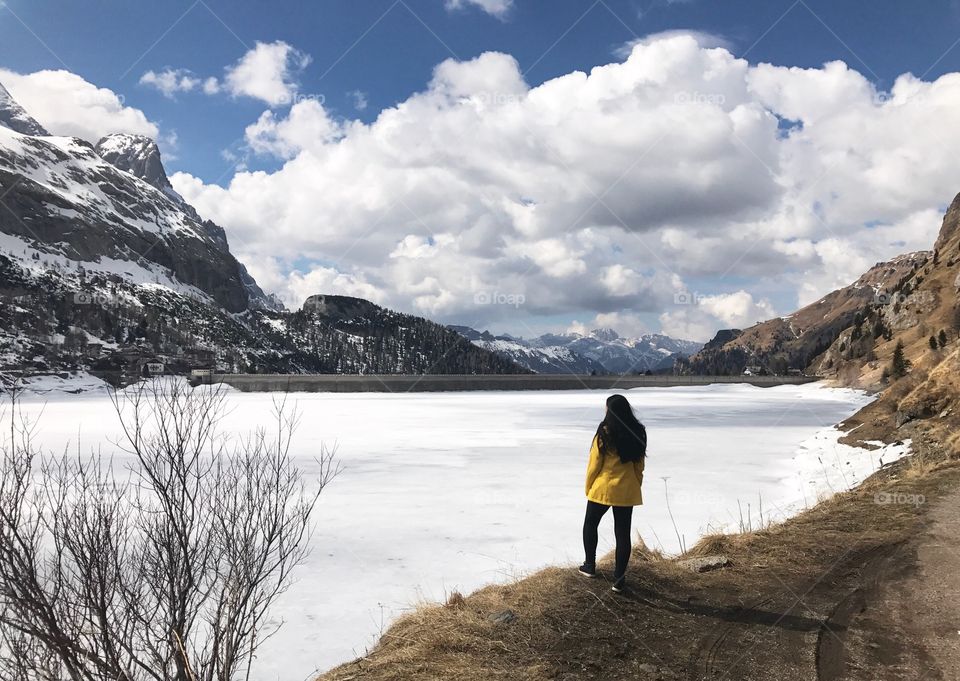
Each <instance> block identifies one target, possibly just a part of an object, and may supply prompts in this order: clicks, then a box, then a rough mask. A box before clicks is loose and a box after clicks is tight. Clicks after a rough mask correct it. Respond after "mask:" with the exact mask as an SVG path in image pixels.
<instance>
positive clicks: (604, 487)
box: [587, 436, 643, 506]
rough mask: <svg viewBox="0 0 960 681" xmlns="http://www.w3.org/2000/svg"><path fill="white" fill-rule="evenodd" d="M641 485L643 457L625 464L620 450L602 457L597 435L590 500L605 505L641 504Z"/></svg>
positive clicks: (589, 466)
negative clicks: (621, 459) (619, 454)
mask: <svg viewBox="0 0 960 681" xmlns="http://www.w3.org/2000/svg"><path fill="white" fill-rule="evenodd" d="M641 485H643V459H641V460H640V461H637V462H636V463H634V462H632V461H631V462H629V463H621V462H620V457H619V456H617V454H616V453H607V454H606V455H605V456H601V455H600V450H599V448H598V447H597V438H596V436H594V438H593V444H591V445H590V463H588V464H587V499H589V500H590V501H594V502H596V503H598V504H604V505H605V506H640V505H641V504H642V503H643V494H642V493H641V491H640V487H641Z"/></svg>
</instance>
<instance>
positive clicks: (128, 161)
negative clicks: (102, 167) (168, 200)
mask: <svg viewBox="0 0 960 681" xmlns="http://www.w3.org/2000/svg"><path fill="white" fill-rule="evenodd" d="M94 150H95V151H96V152H97V154H98V155H99V156H100V158H102V159H103V160H104V161H106V162H107V163H109V164H110V165H112V166H114V167H116V168H119V169H120V170H124V171H126V172H128V173H130V174H131V175H134V176H136V177H139V178H140V179H141V180H143V181H144V182H146V183H148V184H150V185H152V186H153V187H156V188H157V189H159V190H160V191H162V192H166V193H167V194H170V195H173V196H178V197H179V194H177V193H176V192H174V191H173V185H171V184H170V180H169V179H167V172H166V170H164V168H163V163H162V161H161V160H160V148H159V147H158V146H157V143H156V142H154V141H153V140H152V139H150V138H149V137H146V136H144V135H129V134H126V133H115V134H113V135H107V136H106V137H104V138H103V139H101V140H100V141H99V142H97V144H96V146H95V147H94ZM181 201H182V200H181Z"/></svg>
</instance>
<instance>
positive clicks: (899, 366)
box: [890, 341, 910, 378]
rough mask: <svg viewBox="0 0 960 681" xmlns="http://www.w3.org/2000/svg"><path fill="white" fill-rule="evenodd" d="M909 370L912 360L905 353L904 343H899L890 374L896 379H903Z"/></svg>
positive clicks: (895, 350)
mask: <svg viewBox="0 0 960 681" xmlns="http://www.w3.org/2000/svg"><path fill="white" fill-rule="evenodd" d="M909 370H910V360H909V359H907V358H906V356H905V355H904V353H903V341H898V342H897V347H896V348H895V349H894V351H893V361H892V362H891V363H890V374H891V375H892V376H893V377H894V378H903V377H904V376H906V375H907V371H909Z"/></svg>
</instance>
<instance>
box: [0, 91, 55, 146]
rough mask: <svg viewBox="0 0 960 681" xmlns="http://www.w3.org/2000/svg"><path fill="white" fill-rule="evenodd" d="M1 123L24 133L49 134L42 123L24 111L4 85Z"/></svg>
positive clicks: (0, 109)
mask: <svg viewBox="0 0 960 681" xmlns="http://www.w3.org/2000/svg"><path fill="white" fill-rule="evenodd" d="M0 125H2V126H4V127H7V128H10V129H11V130H15V131H16V132H19V133H21V134H23V135H47V134H49V133H48V132H47V131H46V130H44V128H43V126H42V125H40V124H39V123H37V121H35V120H34V119H33V117H32V116H31V115H30V114H28V113H27V112H26V111H24V109H23V107H22V106H20V105H19V104H18V103H17V102H16V100H14V98H13V97H11V96H10V93H9V92H7V89H6V88H5V87H3V85H0Z"/></svg>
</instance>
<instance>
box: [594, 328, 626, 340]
mask: <svg viewBox="0 0 960 681" xmlns="http://www.w3.org/2000/svg"><path fill="white" fill-rule="evenodd" d="M590 335H591V336H593V337H594V338H596V339H597V340H601V341H604V342H606V343H610V342H611V341H615V340H617V339H618V338H620V334H619V333H617V332H616V331H614V330H613V329H611V328H602V329H594V330H593V331H591V332H590Z"/></svg>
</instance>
